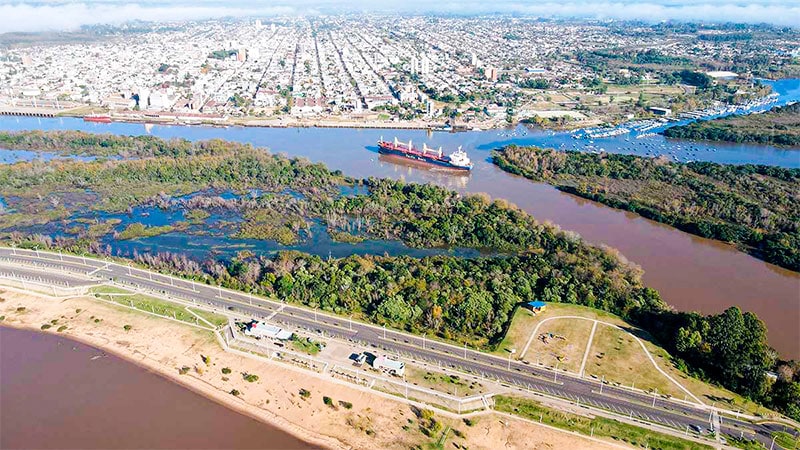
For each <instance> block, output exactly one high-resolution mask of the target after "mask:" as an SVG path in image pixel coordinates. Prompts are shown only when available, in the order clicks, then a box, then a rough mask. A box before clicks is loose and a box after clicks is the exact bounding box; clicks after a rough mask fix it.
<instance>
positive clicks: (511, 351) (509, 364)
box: [508, 348, 517, 370]
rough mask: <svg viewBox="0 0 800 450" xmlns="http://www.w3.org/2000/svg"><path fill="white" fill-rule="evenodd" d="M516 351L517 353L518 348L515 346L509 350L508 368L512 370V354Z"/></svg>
mask: <svg viewBox="0 0 800 450" xmlns="http://www.w3.org/2000/svg"><path fill="white" fill-rule="evenodd" d="M514 353H517V349H515V348H512V349H510V350H509V351H508V370H511V356H512V355H513V354H514Z"/></svg>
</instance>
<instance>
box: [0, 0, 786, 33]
mask: <svg viewBox="0 0 800 450" xmlns="http://www.w3.org/2000/svg"><path fill="white" fill-rule="evenodd" d="M337 11H351V12H352V11H385V12H402V13H448V14H451V13H456V14H487V13H518V14H525V15H532V16H541V17H591V18H607V19H642V20H646V21H651V22H658V21H661V20H681V21H697V20H703V21H710V22H727V21H730V22H746V23H760V22H767V23H772V24H776V25H789V26H795V27H800V0H752V1H741V0H643V1H634V0H561V1H558V0H541V1H531V0H493V1H486V0H461V1H459V0H441V1H434V2H431V1H422V0H387V1H378V0H372V1H370V0H350V1H342V0H276V1H252V2H248V1H243V0H234V1H229V2H224V1H220V0H194V1H189V0H173V1H169V0H166V1H156V0H139V1H137V0H134V1H132V2H125V1H120V0H84V1H79V0H38V1H24V0H22V1H20V0H0V32H8V31H39V30H69V29H75V28H78V27H80V26H81V25H87V24H99V23H110V24H119V23H122V22H125V21H126V20H131V19H140V20H148V21H173V20H186V19H205V18H213V17H225V16H233V17H249V16H259V17H265V18H267V17H270V16H275V15H301V14H319V13H334V12H337Z"/></svg>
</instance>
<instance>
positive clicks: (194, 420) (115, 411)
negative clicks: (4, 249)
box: [0, 327, 313, 449]
mask: <svg viewBox="0 0 800 450" xmlns="http://www.w3.org/2000/svg"><path fill="white" fill-rule="evenodd" d="M0 448H20V449H21V448H30V449H33V448H36V449H46V448H52V449H56V448H58V449H71V448H75V449H77V448H80V449H136V448H141V449H158V448H164V449H167V448H193V449H217V448H229V449H300V448H313V447H311V446H310V445H309V444H307V443H305V442H303V441H300V440H298V439H297V438H295V437H294V436H291V435H289V434H286V433H285V432H283V431H281V430H279V429H277V428H274V427H271V426H269V425H266V424H264V423H262V422H259V421H257V420H255V419H252V418H250V417H248V416H245V415H242V414H239V413H237V412H234V411H232V410H230V409H227V408H225V407H224V406H222V405H220V404H218V403H216V402H214V401H211V400H209V399H207V398H205V397H203V396H201V395H198V394H195V393H194V392H192V391H190V390H188V389H186V388H184V387H182V386H179V385H178V384H175V383H172V382H171V381H169V380H167V379H166V378H163V377H161V376H159V375H156V374H154V373H152V372H149V371H147V370H146V369H143V368H141V367H139V366H137V365H135V364H132V363H130V362H127V361H125V360H123V359H121V358H118V357H116V356H112V355H108V354H106V353H104V352H103V351H102V350H98V349H96V348H94V347H91V346H88V345H85V344H82V343H80V342H76V341H73V340H70V339H66V338H64V337H60V336H55V335H52V334H44V333H38V332H34V331H26V330H17V329H13V328H6V327H0Z"/></svg>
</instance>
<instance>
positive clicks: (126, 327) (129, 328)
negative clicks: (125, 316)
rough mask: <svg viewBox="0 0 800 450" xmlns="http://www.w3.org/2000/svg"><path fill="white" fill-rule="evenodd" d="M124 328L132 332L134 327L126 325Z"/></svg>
mask: <svg viewBox="0 0 800 450" xmlns="http://www.w3.org/2000/svg"><path fill="white" fill-rule="evenodd" d="M122 328H123V329H124V330H125V331H131V329H132V328H133V327H132V326H130V325H125V326H123V327H122Z"/></svg>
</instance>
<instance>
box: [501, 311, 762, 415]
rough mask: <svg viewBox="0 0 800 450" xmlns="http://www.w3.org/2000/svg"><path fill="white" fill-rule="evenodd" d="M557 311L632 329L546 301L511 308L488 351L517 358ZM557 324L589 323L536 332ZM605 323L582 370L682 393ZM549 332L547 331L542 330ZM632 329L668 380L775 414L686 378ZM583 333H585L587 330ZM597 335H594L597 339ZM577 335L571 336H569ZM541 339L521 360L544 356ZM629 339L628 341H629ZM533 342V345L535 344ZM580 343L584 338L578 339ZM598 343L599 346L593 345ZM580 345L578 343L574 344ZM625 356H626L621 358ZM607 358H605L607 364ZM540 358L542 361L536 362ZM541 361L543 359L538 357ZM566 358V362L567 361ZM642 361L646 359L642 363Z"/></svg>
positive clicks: (704, 397) (725, 402)
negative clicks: (535, 308)
mask: <svg viewBox="0 0 800 450" xmlns="http://www.w3.org/2000/svg"><path fill="white" fill-rule="evenodd" d="M559 316H578V317H585V318H587V319H597V320H601V321H603V322H608V323H612V324H615V325H618V326H620V327H623V328H626V329H631V330H636V327H634V326H633V325H630V324H628V323H626V322H625V321H624V320H622V319H621V318H619V317H617V316H615V315H613V314H610V313H607V312H604V311H599V310H596V309H592V308H588V307H585V306H578V305H570V304H558V303H555V304H549V305H548V306H547V308H546V309H545V311H543V312H541V313H539V314H538V315H534V314H533V313H532V312H530V311H529V310H527V309H524V308H520V309H518V310H517V313H516V314H515V316H514V319H513V321H512V323H511V326H510V327H509V330H508V333H507V334H506V336H505V338H504V339H503V341H502V342H501V344H500V345H499V346H498V347H497V349H496V350H495V351H494V352H493V353H494V354H496V355H499V356H503V357H507V356H508V350H509V349H512V348H513V349H516V350H517V357H519V355H520V353H521V352H522V350H523V349H524V347H525V343H526V342H527V340H528V338H529V337H530V335H531V332H532V331H533V329H534V328H535V327H536V325H537V324H538V323H539V322H541V321H542V320H544V319H547V318H551V317H559ZM559 322H560V323H561V324H560V325H559V327H561V328H562V329H563V328H569V326H568V325H564V324H566V323H571V324H579V325H577V326H578V327H581V328H582V326H581V325H580V324H586V325H585V326H588V327H591V322H590V321H588V320H581V319H577V320H573V321H571V322H570V321H569V320H568V319H563V321H562V319H554V320H551V321H548V322H545V324H544V325H542V327H541V328H540V333H541V331H542V330H547V329H548V324H553V325H556V324H559ZM608 328H609V327H608V326H604V325H602V324H599V325H598V328H597V332H596V334H595V339H594V341H595V342H594V345H593V348H592V349H591V350H590V353H589V358H588V360H587V364H586V375H587V376H589V375H592V374H594V375H597V376H598V377H601V376H603V375H606V378H607V379H609V380H613V381H617V382H620V383H623V384H627V385H628V386H630V385H631V383H635V385H636V387H637V388H638V387H642V388H645V389H646V388H647V387H651V388H658V390H659V392H661V393H667V394H671V395H674V396H675V397H676V398H679V399H683V398H684V395H685V393H684V392H683V391H680V389H679V388H677V386H675V385H674V384H673V383H671V382H670V381H669V380H668V379H667V378H666V377H664V376H663V375H662V374H661V373H659V372H658V371H657V370H656V369H655V368H654V367H653V366H652V363H651V362H650V361H649V360H648V359H647V356H646V355H645V354H644V351H643V350H642V348H641V346H640V345H639V344H638V343H636V342H635V341H633V340H632V337H628V339H631V341H630V342H626V341H625V340H624V339H623V341H622V344H626V345H624V346H623V345H619V344H618V342H617V340H618V338H619V337H620V336H621V334H620V333H622V332H616V333H615V332H613V331H607V332H605V333H602V334H601V331H603V330H604V329H608ZM548 331H552V330H548ZM637 334H638V335H639V337H640V338H642V341H643V342H644V345H645V347H646V348H647V350H648V351H649V352H650V354H651V355H652V356H653V359H654V360H655V362H656V364H658V366H659V367H660V368H661V369H662V370H664V371H665V372H666V373H668V374H669V375H670V376H671V377H672V378H673V379H675V380H676V381H677V382H679V383H680V384H681V385H682V386H684V387H685V388H687V389H688V390H689V391H690V392H692V393H693V394H694V395H695V396H697V397H698V398H699V399H700V400H701V401H703V402H705V403H708V404H712V403H715V402H716V404H717V406H721V407H724V408H727V409H731V410H734V411H735V410H741V411H742V412H747V413H750V414H756V415H761V416H765V417H776V416H778V415H777V414H776V413H775V412H773V411H770V410H769V409H767V408H764V407H762V406H759V405H757V404H756V403H753V402H752V401H750V400H747V399H745V398H743V397H742V396H740V395H738V394H734V393H732V392H730V391H728V390H726V389H723V388H720V387H718V386H714V385H711V384H709V383H706V382H704V381H702V380H699V379H697V378H694V377H691V376H689V375H687V374H686V373H684V372H681V371H680V370H678V369H676V368H675V366H674V365H673V363H672V358H671V357H670V355H669V354H668V353H667V352H666V351H665V350H664V349H663V348H661V347H659V346H658V345H657V344H656V343H654V342H651V341H650V340H649V339H650V338H649V336H648V335H647V333H645V332H643V331H641V330H637ZM587 337H588V334H587ZM598 337H599V338H600V340H598ZM573 339H577V338H573ZM537 342H538V343H539V344H541V341H537V340H536V339H534V340H533V342H532V343H531V347H530V348H529V350H528V354H527V355H526V356H525V357H524V359H525V360H527V361H529V362H531V363H533V364H535V363H536V358H537V355H538V356H539V357H540V358H542V360H543V359H545V358H543V356H542V355H543V353H545V355H544V357H547V356H548V355H547V351H548V350H545V352H542V351H541V349H542V348H541V347H542V346H541V345H539V344H537ZM632 344H633V345H632ZM537 345H538V346H537ZM582 345H584V346H585V341H584V343H583V344H582ZM598 346H600V347H598ZM617 346H619V347H620V350H616V347H617ZM577 347H580V346H577ZM583 350H585V347H583V348H581V350H580V352H578V351H577V349H575V353H581V355H580V356H579V357H574V358H573V359H574V360H575V361H576V362H577V365H576V364H571V365H570V364H569V363H568V365H567V366H566V367H568V368H569V370H576V371H577V369H578V368H579V366H580V359H579V358H582V357H583V354H582V352H583ZM549 351H550V352H551V353H556V352H554V351H553V350H549ZM598 352H605V353H606V355H607V356H604V358H605V361H603V359H604V358H596V357H595V356H594V355H596V354H597V353H598ZM626 358H627V359H626ZM550 359H552V360H554V358H552V357H550ZM609 361H610V363H609ZM540 362H542V361H540ZM544 362H545V363H547V361H544ZM570 362H572V361H570ZM615 363H618V367H620V368H621V369H619V370H618V368H617V367H615V366H614V364H615ZM645 363H646V364H645ZM562 367H564V366H562V365H561V364H560V365H559V369H560V368H562ZM629 368H636V369H637V374H636V375H637V376H639V375H638V372H640V371H643V372H642V373H644V374H645V377H644V378H643V379H645V380H647V379H649V381H645V384H643V385H640V381H636V380H634V379H633V378H634V377H633V373H632V372H633V371H632V370H629Z"/></svg>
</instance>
